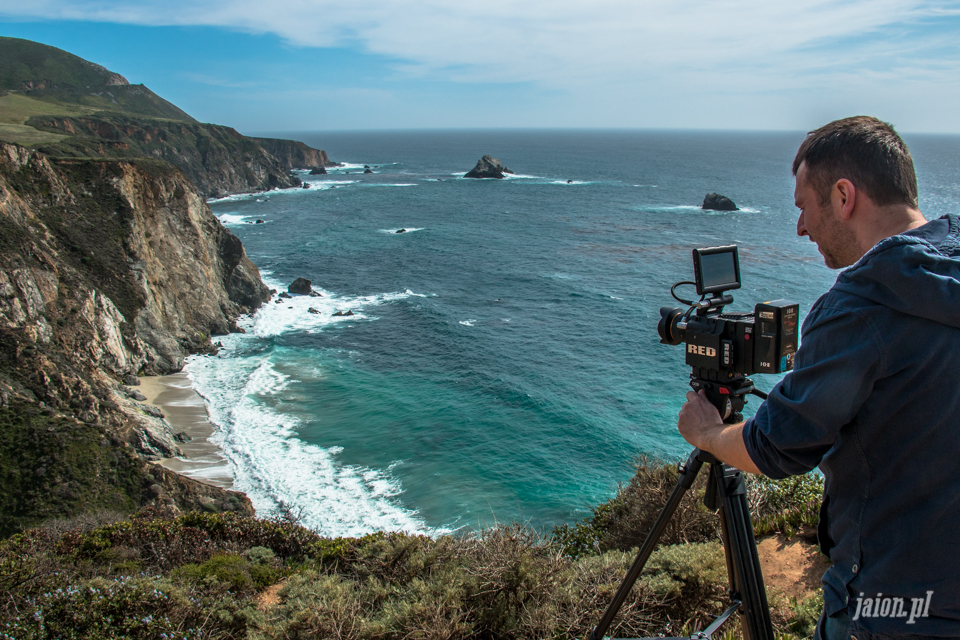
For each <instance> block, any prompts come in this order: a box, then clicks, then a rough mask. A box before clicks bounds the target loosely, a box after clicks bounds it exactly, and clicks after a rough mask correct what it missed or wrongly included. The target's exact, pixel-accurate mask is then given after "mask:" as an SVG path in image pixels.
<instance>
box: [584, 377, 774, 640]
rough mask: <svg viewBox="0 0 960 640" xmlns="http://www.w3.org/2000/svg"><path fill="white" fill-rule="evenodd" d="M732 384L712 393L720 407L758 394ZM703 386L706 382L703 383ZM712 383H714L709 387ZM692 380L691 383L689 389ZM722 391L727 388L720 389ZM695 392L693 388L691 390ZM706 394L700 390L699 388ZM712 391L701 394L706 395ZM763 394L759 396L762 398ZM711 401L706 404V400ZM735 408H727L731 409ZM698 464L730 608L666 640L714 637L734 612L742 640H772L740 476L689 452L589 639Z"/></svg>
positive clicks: (608, 616)
mask: <svg viewBox="0 0 960 640" xmlns="http://www.w3.org/2000/svg"><path fill="white" fill-rule="evenodd" d="M744 381H745V382H748V383H749V386H748V385H746V384H742V385H738V386H737V389H736V390H737V391H738V392H739V393H737V394H730V393H729V389H728V393H723V392H721V391H719V390H717V389H715V388H713V391H716V395H717V396H723V397H724V398H723V400H724V405H726V402H727V399H728V398H729V397H730V396H731V395H732V396H733V397H734V398H738V399H739V402H740V405H739V408H740V409H742V408H743V402H744V401H745V398H744V397H743V396H744V395H745V394H747V393H754V394H755V395H761V394H762V392H760V391H756V390H755V389H754V388H753V383H752V382H750V381H749V380H746V379H744ZM703 382H709V381H703ZM711 384H714V385H715V384H717V383H711ZM692 385H693V380H691V386H692ZM721 386H727V385H721ZM694 388H695V389H696V387H694ZM704 388H705V389H706V387H704ZM711 393H712V391H711V390H709V389H707V396H708V397H710V395H711ZM764 395H765V394H764ZM711 401H712V400H711ZM733 404H735V403H731V406H732V405H733ZM741 417H742V416H741V415H740V413H739V409H737V410H736V411H733V412H732V413H731V415H730V417H729V418H727V419H725V420H724V422H728V423H733V422H739V421H740V418H741ZM704 463H708V464H709V465H710V475H709V477H708V479H707V489H706V493H705V495H704V499H703V502H704V505H706V507H707V508H708V509H710V510H713V511H717V512H718V515H719V517H720V532H721V539H722V542H723V554H724V558H725V559H726V564H727V578H728V580H729V586H730V589H729V597H730V600H731V605H730V606H729V607H728V608H727V609H726V611H724V612H723V613H721V614H720V615H719V616H718V617H717V618H716V620H714V621H713V622H712V623H711V624H710V625H709V626H708V627H707V628H706V629H704V630H703V631H699V632H695V633H693V634H691V635H690V636H689V638H673V639H667V640H709V639H710V638H711V636H712V634H713V633H714V632H716V631H717V629H719V628H720V626H721V625H722V624H723V623H724V622H726V621H727V619H728V618H729V617H730V616H731V615H732V614H733V613H734V612H735V611H739V613H740V615H741V621H742V625H743V637H744V638H745V640H774V635H773V625H772V624H771V622H770V608H769V605H768V604H767V592H766V589H765V588H764V586H763V575H762V573H761V571H760V556H759V555H758V553H757V541H756V538H755V537H754V535H753V522H752V520H751V518H750V508H749V506H748V505H747V488H746V483H745V482H744V479H743V473H742V472H740V471H739V470H738V469H735V468H733V467H730V466H728V465H725V464H723V463H722V462H720V461H719V460H717V459H716V458H715V457H714V456H713V454H711V453H709V452H707V451H701V450H700V449H694V450H693V452H692V453H691V454H690V456H689V457H688V458H687V461H686V462H685V463H682V464H681V465H680V466H679V468H678V469H679V471H680V476H679V478H677V485H676V486H675V487H674V489H673V493H671V494H670V498H669V499H668V500H667V504H666V505H665V506H664V507H663V510H662V511H661V512H660V515H659V516H657V520H656V522H654V524H653V528H651V530H650V533H648V534H647V539H646V540H645V541H644V543H643V546H641V547H640V551H639V552H638V553H637V557H636V559H635V560H634V561H633V564H632V565H631V567H630V570H629V571H628V572H627V575H626V576H625V577H624V579H623V581H622V582H621V583H620V586H619V588H618V589H617V592H616V593H615V594H614V596H613V600H612V601H611V602H610V605H609V606H608V607H607V610H606V611H605V612H604V614H603V617H602V618H601V619H600V622H599V623H598V624H597V626H596V627H594V628H593V631H591V632H590V640H602V639H603V638H605V634H606V632H607V630H608V629H609V628H610V625H611V624H612V623H613V620H614V618H615V617H616V615H617V613H618V612H619V611H620V607H622V606H623V603H624V602H625V601H626V599H627V596H628V595H629V594H630V590H631V589H632V588H633V585H634V583H635V582H636V581H637V578H639V577H640V574H641V573H642V572H643V568H644V566H646V564H647V560H648V559H649V558H650V554H652V553H653V550H654V548H656V546H657V543H658V542H659V541H660V538H661V536H662V535H663V532H664V530H665V529H666V528H667V524H668V523H669V522H670V519H671V518H672V517H673V514H674V512H676V510H677V507H678V506H679V505H680V501H681V500H682V499H683V496H684V494H686V492H687V491H688V490H689V489H690V487H692V486H693V482H694V480H695V479H696V477H697V474H698V473H699V472H700V469H701V467H702V466H703V464H704Z"/></svg>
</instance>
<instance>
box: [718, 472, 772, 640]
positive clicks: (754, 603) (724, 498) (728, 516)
mask: <svg viewBox="0 0 960 640" xmlns="http://www.w3.org/2000/svg"><path fill="white" fill-rule="evenodd" d="M712 467H713V468H711V474H710V477H711V478H712V479H713V480H714V482H715V483H716V489H717V492H718V493H719V495H720V499H721V502H722V507H721V510H720V511H721V514H720V515H721V517H722V518H723V529H724V537H725V540H724V547H725V548H726V551H727V553H728V569H729V566H730V564H731V563H732V565H733V566H732V568H733V572H732V580H733V582H734V586H735V589H736V591H737V596H736V598H737V599H738V600H740V601H741V602H742V603H743V607H742V613H743V628H744V638H745V639H746V640H774V635H773V625H772V623H771V622H770V608H769V606H768V605H767V592H766V589H765V588H764V586H763V575H762V573H761V571H760V556H759V555H758V554H757V541H756V538H754V535H753V523H752V522H751V520H750V510H749V507H748V506H747V488H746V483H745V482H744V480H743V474H742V473H741V472H740V471H738V470H737V469H734V468H732V467H727V466H725V465H722V464H720V463H716V464H714V465H712Z"/></svg>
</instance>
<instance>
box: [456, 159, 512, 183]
mask: <svg viewBox="0 0 960 640" xmlns="http://www.w3.org/2000/svg"><path fill="white" fill-rule="evenodd" d="M505 173H509V174H512V173H513V171H510V169H509V168H507V167H505V166H503V164H502V163H501V162H500V160H499V159H498V158H494V157H492V156H488V155H485V156H483V157H482V158H480V160H478V161H477V166H475V167H474V168H473V169H471V170H470V171H468V172H467V173H466V175H464V176H463V177H464V178H496V179H498V180H501V179H503V176H504V174H505Z"/></svg>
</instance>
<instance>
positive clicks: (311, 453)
mask: <svg viewBox="0 0 960 640" xmlns="http://www.w3.org/2000/svg"><path fill="white" fill-rule="evenodd" d="M264 281H265V282H266V283H267V284H268V285H269V286H271V287H274V288H278V289H282V288H285V287H284V286H283V285H282V284H281V283H279V282H278V281H274V280H273V279H271V278H264ZM319 293H321V295H322V297H311V296H294V297H292V298H289V299H282V302H281V303H279V304H277V303H276V302H274V301H273V300H271V301H270V302H267V303H266V304H264V306H263V308H261V309H260V310H259V311H258V312H257V313H256V315H255V316H253V317H246V318H242V319H241V320H240V321H239V322H238V324H240V326H242V327H244V329H245V330H246V331H247V333H246V334H231V335H228V336H224V337H222V338H221V341H222V343H223V345H224V350H223V351H222V352H221V355H220V357H209V356H198V357H192V358H189V359H188V362H187V365H186V367H185V370H186V372H187V374H188V375H189V377H190V379H191V381H192V383H193V386H194V388H195V389H196V390H197V392H198V393H199V394H200V395H201V396H202V397H203V398H204V400H205V402H206V405H207V412H208V414H209V417H210V421H211V422H212V423H213V424H214V426H215V431H214V434H213V436H212V437H211V441H212V442H213V443H214V444H216V445H217V446H218V447H219V448H220V449H221V451H222V453H223V455H224V456H225V457H226V458H227V460H228V463H229V465H230V467H231V472H232V475H233V477H234V488H235V489H237V490H239V491H243V492H244V493H246V494H247V496H249V498H250V500H251V502H252V503H253V506H254V508H255V509H256V510H257V514H258V515H259V516H260V517H274V516H278V515H283V513H284V512H288V513H293V514H297V515H299V516H300V518H301V523H302V524H303V525H304V526H306V527H308V528H310V529H313V530H315V531H317V532H318V533H320V534H322V535H327V536H359V535H363V534H365V533H370V532H372V531H381V530H384V531H405V532H410V533H414V532H418V533H428V534H440V533H444V532H445V531H446V530H444V531H440V530H433V529H429V528H428V527H427V526H426V525H425V524H424V522H423V520H422V518H420V517H419V515H418V514H417V512H416V511H413V510H410V509H406V508H404V507H403V506H402V505H400V504H399V503H398V502H397V501H396V497H397V496H398V495H399V494H400V493H401V492H402V487H401V485H400V482H399V480H398V479H397V478H396V477H394V476H393V474H392V473H391V470H392V468H393V466H395V465H391V467H390V468H388V469H386V470H380V469H373V468H369V467H364V466H357V465H347V464H343V463H341V462H340V461H339V460H338V458H337V456H338V454H340V453H341V452H342V451H343V449H342V448H341V447H337V446H331V447H322V446H319V445H315V444H308V443H306V442H304V441H302V440H300V439H299V438H298V437H297V433H298V432H299V430H300V428H301V427H303V426H304V423H303V419H302V418H300V417H298V416H296V415H293V414H290V413H288V412H281V411H279V410H277V409H276V408H274V406H275V405H276V404H277V403H279V402H282V400H283V398H284V397H285V394H289V393H295V389H296V386H297V385H298V384H299V383H300V382H301V380H298V379H293V378H292V377H291V376H290V375H287V374H285V373H282V372H281V371H279V370H278V369H277V363H278V362H283V361H284V359H283V355H281V354H279V353H278V352H277V350H276V349H269V348H263V346H264V342H263V340H264V338H269V337H272V336H276V335H279V334H281V333H284V332H288V331H307V332H310V331H319V330H322V329H323V327H324V326H326V325H329V324H330V323H333V322H354V321H365V320H372V319H374V317H373V316H370V315H368V314H369V311H370V310H371V309H372V308H375V307H377V306H378V305H382V304H385V303H389V302H391V301H394V300H400V299H403V298H406V297H409V296H412V295H424V294H415V293H413V292H411V291H404V292H395V293H382V294H373V295H367V296H338V295H336V294H334V293H332V292H329V291H325V290H322V289H321V290H319ZM311 307H312V308H313V309H314V311H316V312H319V313H314V312H311V311H310V308H311ZM347 310H350V311H353V312H354V315H352V316H333V313H335V312H336V311H347ZM323 375H325V373H324V371H323V370H322V367H313V368H309V367H308V368H305V369H303V368H301V369H298V370H297V376H298V377H299V378H303V379H307V378H308V377H322V376H323ZM318 419H322V418H311V420H318ZM395 464H399V461H398V462H397V463H395Z"/></svg>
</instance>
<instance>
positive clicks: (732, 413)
mask: <svg viewBox="0 0 960 640" xmlns="http://www.w3.org/2000/svg"><path fill="white" fill-rule="evenodd" d="M698 373H713V372H704V371H703V370H702V369H700V370H698V369H694V371H693V373H691V374H690V386H691V387H693V390H694V391H697V392H699V391H701V390H703V391H704V393H706V395H707V400H709V401H710V404H712V405H713V406H715V407H716V408H717V411H719V412H720V418H721V419H722V420H723V421H724V422H725V423H727V424H736V423H737V422H740V421H742V420H743V413H742V411H743V406H744V405H745V404H746V403H747V398H746V396H747V395H748V394H752V395H755V396H758V397H760V398H762V399H764V400H765V399H766V398H767V394H765V393H764V392H762V391H760V390H758V389H757V388H756V387H755V386H754V385H753V380H751V379H750V378H744V377H738V378H733V379H730V380H727V381H726V382H719V381H717V380H716V379H715V378H718V377H719V376H717V375H711V376H710V378H714V379H709V378H701V377H699V376H698V375H697V374H698Z"/></svg>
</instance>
